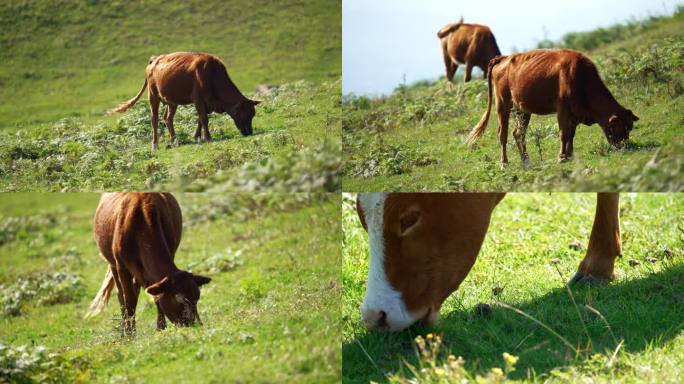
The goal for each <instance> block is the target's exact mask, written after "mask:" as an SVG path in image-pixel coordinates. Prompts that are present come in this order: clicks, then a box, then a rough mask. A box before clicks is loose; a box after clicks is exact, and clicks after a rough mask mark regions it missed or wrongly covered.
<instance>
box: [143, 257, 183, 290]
mask: <svg viewBox="0 0 684 384" xmlns="http://www.w3.org/2000/svg"><path fill="white" fill-rule="evenodd" d="M142 264H143V271H144V273H143V275H144V276H143V279H144V281H145V287H147V286H150V285H152V284H155V283H158V282H159V281H161V280H162V279H164V278H165V277H167V276H168V277H169V278H172V277H173V275H175V274H176V272H178V271H180V269H178V267H176V264H175V263H174V262H173V260H171V258H170V257H163V258H151V257H149V258H148V257H144V258H142Z"/></svg>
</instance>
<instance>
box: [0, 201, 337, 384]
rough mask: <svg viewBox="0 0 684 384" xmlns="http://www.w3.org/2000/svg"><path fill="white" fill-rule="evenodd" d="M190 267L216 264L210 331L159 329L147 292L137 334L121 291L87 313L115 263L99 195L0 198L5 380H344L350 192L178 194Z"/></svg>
mask: <svg viewBox="0 0 684 384" xmlns="http://www.w3.org/2000/svg"><path fill="white" fill-rule="evenodd" d="M177 197H178V198H179V201H180V203H181V207H182V209H183V215H184V233H183V239H182V241H181V245H180V248H179V250H178V252H177V254H176V264H177V265H178V266H179V267H180V268H184V269H190V270H192V271H194V272H198V273H203V274H206V275H208V276H210V277H211V278H212V282H211V283H210V284H208V285H206V286H205V287H203V288H202V297H201V299H200V301H199V305H198V308H199V311H200V315H201V317H202V320H203V322H204V326H202V327H193V328H176V327H175V326H172V325H170V326H169V328H168V329H167V330H166V331H163V332H157V331H155V325H156V309H155V307H154V304H153V303H152V301H151V300H149V299H148V297H147V296H146V295H145V294H144V293H143V294H141V296H140V301H139V304H138V311H137V336H136V337H135V338H134V339H131V340H124V339H121V338H120V336H119V335H120V333H119V332H118V330H117V324H118V314H119V309H118V304H117V299H116V295H114V296H113V297H112V300H111V302H110V303H109V306H108V307H107V308H106V310H105V311H104V312H103V313H101V314H100V315H98V316H97V317H95V318H92V319H89V320H83V319H82V317H83V315H84V313H85V311H86V309H87V307H88V305H89V303H90V300H92V298H93V297H94V296H95V293H96V292H97V290H98V289H99V287H100V284H101V283H102V279H103V277H104V273H105V271H106V266H107V264H106V262H105V261H104V260H103V259H102V258H101V257H100V256H99V254H98V251H97V247H96V245H95V241H94V240H93V235H92V223H91V221H92V215H93V213H94V210H95V207H96V205H97V200H98V196H97V195H95V194H52V195H44V194H23V193H22V194H3V196H2V199H0V211H1V212H2V215H0V226H1V227H2V232H1V233H2V235H0V259H2V260H3V262H2V263H1V264H0V291H1V292H2V294H1V295H0V324H1V325H2V326H1V327H0V328H1V329H0V382H6V381H10V382H14V381H17V382H31V381H27V380H28V379H31V380H34V381H35V382H84V383H89V382H117V383H119V382H121V383H123V382H126V383H156V382H159V383H165V382H202V383H206V382H293V381H295V382H316V383H318V382H337V381H339V379H340V377H339V375H340V370H341V357H340V331H339V323H338V320H339V309H338V308H337V307H336V305H335V303H336V302H337V300H338V298H339V291H340V288H341V287H340V282H339V273H338V271H339V269H338V266H339V265H340V256H339V255H340V249H339V244H340V236H341V232H340V228H339V225H340V224H339V217H340V199H339V197H338V196H336V195H333V194H318V195H317V194H312V195H309V194H287V195H284V194H268V195H264V194H256V195H248V194H225V193H222V194H179V195H177Z"/></svg>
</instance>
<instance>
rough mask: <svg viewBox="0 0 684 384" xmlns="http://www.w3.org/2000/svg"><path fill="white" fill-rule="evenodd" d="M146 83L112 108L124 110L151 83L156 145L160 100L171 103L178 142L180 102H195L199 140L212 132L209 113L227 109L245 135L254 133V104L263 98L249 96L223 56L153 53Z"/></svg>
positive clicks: (173, 136) (169, 124)
mask: <svg viewBox="0 0 684 384" xmlns="http://www.w3.org/2000/svg"><path fill="white" fill-rule="evenodd" d="M145 72H146V73H147V76H146V78H145V83H144V84H143V86H142V89H141V90H140V92H138V94H137V95H136V96H135V97H134V98H132V99H130V100H128V101H126V102H125V103H122V104H120V105H119V106H118V107H116V108H114V109H112V110H110V111H109V113H113V112H124V111H127V110H128V109H129V108H131V107H132V106H133V105H135V103H136V102H137V101H138V99H140V96H142V94H143V92H145V88H146V87H149V100H150V109H151V110H152V147H153V148H154V149H156V148H158V146H159V140H158V138H157V129H158V125H159V103H160V102H162V103H164V104H166V105H167V107H166V112H165V113H164V120H165V121H166V127H167V128H168V130H169V135H170V136H171V141H172V142H174V143H177V142H176V131H174V129H173V116H174V115H175V113H176V108H178V106H179V105H187V104H194V105H195V109H197V115H198V116H199V120H198V122H197V129H196V130H195V141H196V142H197V143H199V142H200V141H201V140H200V136H201V134H200V130H203V131H204V138H205V140H206V141H208V142H209V141H211V135H210V134H209V118H208V117H207V114H208V113H211V112H218V113H224V112H225V113H227V114H228V115H230V117H232V118H233V121H234V122H235V125H236V126H237V127H238V129H239V130H240V132H241V133H242V135H243V136H249V135H251V134H252V118H254V115H255V113H256V111H255V109H254V106H255V105H257V104H259V101H254V100H250V99H248V98H246V97H245V96H244V95H243V94H242V93H240V90H239V89H238V88H237V86H235V84H234V83H233V82H232V81H231V80H230V77H228V72H227V71H226V67H225V65H223V63H222V62H221V60H220V59H219V58H218V57H216V56H213V55H210V54H207V53H197V52H175V53H170V54H168V55H160V56H152V57H150V60H149V63H148V65H147V68H146V69H145Z"/></svg>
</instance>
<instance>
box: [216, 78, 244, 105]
mask: <svg viewBox="0 0 684 384" xmlns="http://www.w3.org/2000/svg"><path fill="white" fill-rule="evenodd" d="M245 100H247V97H245V95H243V94H242V92H240V90H239V89H238V87H237V85H235V83H233V80H231V79H230V76H228V87H227V88H226V89H225V90H224V91H223V92H222V95H221V101H222V102H223V103H224V104H225V105H227V106H228V110H229V111H230V110H231V108H230V107H233V106H235V105H239V104H240V103H242V102H244V101H245Z"/></svg>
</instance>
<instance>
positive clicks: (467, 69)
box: [463, 61, 473, 83]
mask: <svg viewBox="0 0 684 384" xmlns="http://www.w3.org/2000/svg"><path fill="white" fill-rule="evenodd" d="M465 66H466V67H465V75H464V80H463V82H464V83H467V82H469V81H470V77H471V75H472V73H473V63H471V62H470V61H466V64H465Z"/></svg>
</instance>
